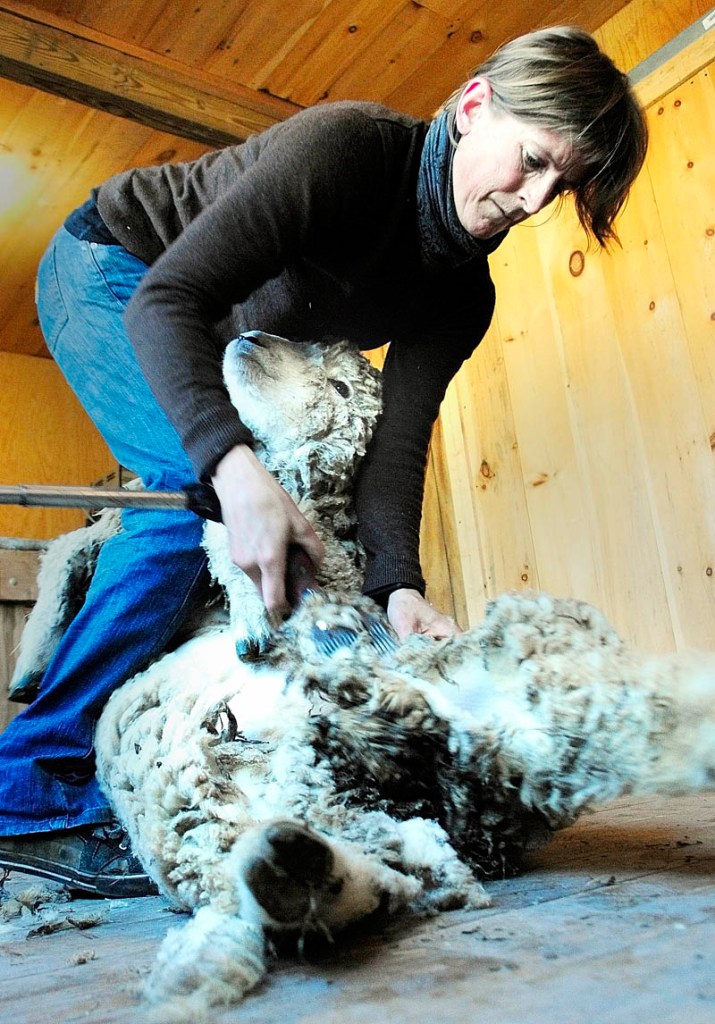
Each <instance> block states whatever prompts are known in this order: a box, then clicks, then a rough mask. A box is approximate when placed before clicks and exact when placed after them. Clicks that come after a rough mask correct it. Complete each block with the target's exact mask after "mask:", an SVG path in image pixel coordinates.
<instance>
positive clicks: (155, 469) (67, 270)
mask: <svg viewBox="0 0 715 1024" xmlns="http://www.w3.org/2000/svg"><path fill="white" fill-rule="evenodd" d="M146 270H147V267H146V266H145V264H143V263H141V262H140V261H139V260H137V259H135V258H134V257H133V256H131V255H130V254H129V253H128V252H127V251H126V250H125V249H123V248H122V247H121V246H110V245H98V244H96V243H94V242H87V241H80V240H78V239H76V238H74V237H73V236H72V235H70V234H69V232H67V231H66V230H65V229H64V228H60V230H59V231H58V232H57V234H56V235H55V238H54V239H53V241H52V242H51V244H50V246H49V248H48V250H47V252H46V253H45V255H44V257H43V259H42V262H41V264H40V268H39V274H38V312H39V316H40V323H41V326H42V330H43V333H44V335H45V338H46V340H47V344H48V346H49V348H50V351H51V352H52V355H53V356H54V358H55V360H56V361H57V363H58V365H59V367H60V369H61V370H62V372H63V374H64V375H65V377H66V378H67V380H68V382H69V384H70V385H71V387H72V388H73V390H74V391H75V392H76V394H77V396H78V397H79V399H80V401H81V402H82V404H83V406H84V408H85V409H86V410H87V412H88V413H89V415H90V417H91V418H92V420H93V421H94V423H95V424H96V425H97V427H98V429H99V430H100V432H101V433H102V436H103V437H104V439H105V440H106V442H107V444H108V445H109V447H110V449H111V451H112V453H113V455H114V457H115V458H116V460H117V461H118V462H119V463H121V464H122V465H124V466H127V467H128V468H130V469H132V470H134V472H136V473H138V474H139V476H140V477H141V478H142V480H143V481H144V484H145V485H146V486H147V487H149V488H154V489H167V490H169V489H170V490H175V489H179V488H181V487H183V486H185V485H186V484H187V483H189V482H191V481H193V480H194V479H195V475H194V472H193V470H192V467H191V465H190V463H189V460H188V458H187V456H186V454H185V452H184V451H183V449H182V447H181V443H180V441H179V438H178V435H177V433H176V431H175V430H174V428H173V427H172V426H171V424H170V423H169V421H168V420H167V418H166V416H165V414H164V412H163V411H162V409H161V408H160V406H159V405H158V403H157V401H156V399H155V398H154V396H153V394H152V392H151V390H150V388H149V386H148V385H147V383H146V381H145V379H144V376H143V374H142V372H141V370H140V368H139V365H138V363H137V361H136V357H135V355H134V352H133V349H132V347H131V344H130V342H129V339H128V338H127V335H126V333H125V331H124V327H123V324H122V312H123V309H124V306H125V305H126V303H127V301H128V300H129V298H130V296H131V294H132V293H133V291H134V290H135V288H136V287H137V285H138V284H139V281H140V280H141V278H142V276H143V274H144V273H145V272H146ZM122 521H123V530H122V532H121V533H119V534H117V535H116V536H115V537H113V538H112V539H111V540H109V541H107V543H106V544H105V545H104V547H103V549H102V552H101V555H100V557H99V561H98V564H97V569H96V573H95V576H94V579H93V581H92V584H91V586H90V588H89V591H88V594H87V598H86V601H85V603H84V605H83V607H82V609H81V611H80V612H79V614H78V615H77V617H76V618H75V619H74V621H73V622H72V624H71V626H70V628H69V630H68V631H67V633H66V634H65V636H64V638H63V639H62V641H61V643H60V645H59V647H58V649H57V651H56V654H55V656H54V658H53V659H52V662H51V664H50V666H49V668H48V670H47V672H46V674H45V676H44V678H43V681H42V688H41V691H40V694H39V696H38V697H37V698H36V700H35V701H34V702H33V703H32V704H31V705H30V706H29V707H27V708H26V709H24V710H23V711H22V713H21V714H19V715H18V716H17V718H15V719H14V720H13V721H12V722H10V724H9V725H8V727H7V728H6V730H5V731H4V732H3V733H2V735H0V835H16V834H20V833H29V832H42V831H51V830H54V829H61V828H69V827H73V826H77V825H84V824H92V823H99V822H102V821H107V820H109V819H110V818H111V816H112V815H111V811H110V808H109V805H108V802H107V799H106V797H105V796H104V794H103V793H102V792H101V790H100V788H99V785H98V783H97V780H96V778H95V775H94V754H93V749H92V743H93V734H94V726H95V722H96V721H97V718H98V717H99V715H100V713H101V711H102V708H103V707H104V704H105V703H106V701H107V699H108V698H109V696H110V694H111V693H112V691H113V690H115V689H116V688H117V687H118V686H120V685H121V684H122V683H123V682H125V681H126V680H127V679H129V678H130V676H132V675H134V673H136V672H138V671H140V670H141V669H143V668H145V667H146V665H147V664H148V663H149V661H150V660H151V659H152V658H154V657H155V656H157V655H158V654H159V653H160V652H161V651H162V650H163V649H164V648H165V646H166V645H167V643H168V642H169V641H170V639H171V637H172V636H173V634H174V633H175V632H176V630H177V629H178V628H179V626H180V625H181V623H182V621H183V620H184V618H185V616H186V614H187V612H188V610H189V606H190V603H191V602H192V600H195V599H197V597H198V595H199V594H200V593H201V591H202V590H203V587H204V586H205V584H206V580H207V570H206V558H205V555H204V552H203V550H202V548H201V546H200V545H201V533H202V525H203V524H202V521H201V520H200V519H199V518H198V517H197V516H195V515H194V514H193V513H191V512H181V511H137V510H128V511H125V512H124V513H123V515H122Z"/></svg>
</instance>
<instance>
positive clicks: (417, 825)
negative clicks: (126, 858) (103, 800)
mask: <svg viewBox="0 0 715 1024" xmlns="http://www.w3.org/2000/svg"><path fill="white" fill-rule="evenodd" d="M286 344H287V343H282V342H280V341H279V340H277V339H268V340H267V339H265V337H264V336H262V337H261V339H260V340H259V341H258V342H257V343H250V344H249V343H241V344H239V345H237V346H235V347H234V348H233V349H232V350H231V354H230V356H229V358H233V359H234V360H236V362H239V361H247V362H248V366H246V367H242V366H240V365H235V366H234V367H233V368H232V369H227V372H226V377H227V381H228V382H230V384H229V386H230V388H231V394H232V398H233V400H234V402H235V403H236V405H237V407H238V408H239V409H240V410H241V412H242V415H245V416H246V417H248V419H249V420H250V426H251V429H252V430H253V431H254V433H255V434H256V436H257V437H258V438H260V439H261V442H260V444H261V445H262V446H263V448H264V449H266V450H267V449H269V448H270V447H271V445H273V446H274V449H275V450H276V451H277V450H279V449H280V450H282V451H284V452H285V453H286V456H285V457H286V458H288V455H289V454H290V445H284V444H283V443H282V441H281V440H280V436H281V435H282V431H283V429H285V430H286V431H287V432H290V431H291V430H293V431H295V428H294V427H293V428H292V427H291V426H290V424H291V423H295V419H294V417H293V416H292V413H291V412H290V408H291V395H296V396H297V395H298V394H299V393H300V391H301V389H295V388H294V389H293V390H292V391H291V392H290V394H285V397H284V399H283V400H282V401H281V406H282V407H283V406H285V409H283V408H281V409H280V410H278V409H277V408H276V405H277V403H276V402H275V401H273V400H269V401H266V400H265V389H266V387H269V388H271V389H275V388H277V387H279V383H278V381H277V378H276V374H278V373H279V371H280V372H283V373H285V372H287V371H288V368H289V367H290V373H291V377H292V378H295V376H296V374H297V373H299V372H300V373H303V372H307V369H308V368H307V367H306V369H305V370H303V369H301V370H300V371H299V370H298V367H299V366H300V365H301V364H300V363H299V360H300V359H301V358H302V356H303V355H305V356H306V357H307V356H308V355H309V351H308V349H306V350H305V352H304V350H303V348H302V347H299V346H294V347H290V346H289V347H288V348H286V347H285V345H286ZM274 347H275V348H276V350H277V351H279V352H284V353H285V359H284V357H283V356H279V357H276V358H274V357H273V356H272V355H271V354H270V351H269V350H270V349H273V348H274ZM255 349H258V351H256V350H255ZM330 351H331V349H330V348H327V349H326V350H325V352H323V351H322V347H321V346H317V347H316V348H315V350H314V353H313V359H314V363H317V364H320V365H321V366H325V365H326V361H327V360H328V358H329V357H328V353H329V352H330ZM352 355H353V357H354V358H356V359H357V358H359V357H357V356H355V355H354V353H353V354H352ZM347 358H348V350H345V354H344V355H343V356H341V360H342V359H347ZM309 361H310V360H309ZM269 369H270V374H271V379H266V378H268V375H269ZM312 369H314V365H313V366H312ZM323 372H324V373H325V371H323ZM334 373H337V371H334V370H332V369H331V370H328V371H327V375H333V374H334ZM361 375H365V376H366V379H369V380H370V384H369V387H368V390H369V394H370V402H368V403H367V405H368V406H369V407H370V410H371V411H370V413H369V414H368V415H367V416H366V422H365V424H362V425H361V426H360V428H359V431H358V433H359V436H360V438H361V440H360V441H359V442H358V443H357V444H356V446H355V452H356V457H355V461H354V462H351V461H350V459H349V452H347V454H346V458H347V461H346V462H345V463H344V464H343V465H344V469H343V470H342V471H341V472H342V473H344V474H345V475H344V476H342V477H341V479H340V480H331V479H330V470H329V468H328V467H329V461H326V462H322V463H321V465H322V466H323V469H322V470H321V472H317V471H315V469H314V465H315V460H317V459H318V455H317V454H315V455H313V454H308V455H307V461H306V465H307V466H308V467H309V470H310V471H308V470H301V473H300V481H301V484H300V487H299V488H298V489H296V488H295V487H294V482H295V479H297V477H296V478H291V475H290V473H287V474H285V473H284V475H283V477H279V478H281V479H282V481H284V482H285V485H286V486H288V487H289V489H290V488H293V493H294V494H296V495H297V496H298V499H299V502H301V507H302V508H304V509H305V510H306V514H310V516H312V517H313V519H312V521H314V524H315V526H316V529H317V530H318V532H320V533H321V536H322V537H323V540H324V541H325V542H326V544H327V545H328V547H329V549H330V560H329V562H328V560H327V559H326V562H327V568H324V569H323V575H322V582H323V583H324V584H325V586H326V589H327V591H328V592H327V593H319V592H316V593H312V594H308V595H307V596H306V597H305V598H304V599H303V600H302V602H301V603H300V606H299V607H298V608H297V609H296V611H295V612H294V614H293V615H292V616H291V617H290V618H289V619H288V620H287V621H286V622H285V623H283V624H281V625H280V626H278V627H275V626H274V627H273V628H271V624H270V623H268V622H266V621H265V620H264V619H262V618H261V615H260V610H259V613H256V612H255V611H254V610H251V611H250V614H249V615H248V617H246V618H241V617H240V615H239V618H238V620H237V621H236V620H235V619H234V621H233V622H232V623H231V624H228V623H226V622H224V621H221V620H220V619H219V620H218V621H213V622H207V623H205V624H204V627H203V629H202V631H201V632H200V633H199V634H198V635H196V636H194V637H193V638H191V639H189V640H188V641H187V642H185V643H183V644H180V645H179V646H178V647H177V648H176V649H175V650H173V651H172V652H170V653H167V654H165V655H164V656H163V657H161V658H160V659H159V660H157V661H156V662H155V663H154V664H153V665H151V666H149V668H148V669H146V670H145V671H144V672H143V673H140V674H139V675H137V676H135V677H134V678H133V679H132V680H130V681H128V682H127V683H126V684H125V685H124V686H123V687H121V688H120V689H119V690H118V691H116V693H115V694H114V695H113V696H112V697H111V699H110V700H109V702H108V704H107V706H106V708H105V709H104V711H103V713H102V716H101V718H100V721H99V723H98V726H97V731H96V748H97V771H98V776H99V778H100V782H101V784H102V786H103V788H104V790H105V792H106V794H107V796H108V798H109V799H110V801H111V803H112V805H113V807H114V809H115V811H116V814H117V816H118V817H119V819H120V820H121V821H122V822H123V824H124V825H125V826H126V828H127V829H128V831H129V834H130V837H131V841H132V846H133V849H134V851H135V852H136V853H137V855H138V856H139V857H140V858H141V860H142V861H143V863H144V865H145V867H146V869H147V871H148V872H149V874H150V875H151V876H152V877H153V878H154V880H155V881H156V883H157V885H158V886H159V889H160V890H161V892H162V893H163V894H164V896H165V897H166V898H167V899H169V900H170V901H171V902H172V903H173V904H174V905H175V907H176V908H177V909H179V910H183V911H186V912H187V913H189V914H191V917H190V919H189V920H188V922H187V923H186V924H185V925H184V926H183V927H178V928H174V929H172V930H171V931H170V932H169V933H168V935H167V936H166V939H165V940H164V942H163V944H162V946H161V949H160V951H159V954H158V957H157V960H156V962H155V964H154V967H153V969H152V971H151V974H150V976H149V978H148V979H147V983H146V986H145V995H146V998H147V1000H148V1002H149V1003H150V1004H154V1006H155V1007H157V1014H158V1017H157V1019H160V1020H162V1021H163V1022H167V1021H169V1020H194V1021H196V1020H201V1019H203V1018H202V1015H203V1014H204V1013H205V1012H208V1011H207V1010H206V1008H210V1007H211V1006H218V1005H224V1004H229V1003H232V1002H236V1001H238V1000H240V999H241V997H242V996H243V995H244V994H245V993H246V992H248V991H249V990H250V989H251V988H253V987H254V986H255V985H256V984H257V983H258V982H259V981H260V980H261V979H262V978H263V977H264V976H265V974H266V971H267V969H268V962H269V952H270V944H271V941H272V939H273V938H274V937H275V936H276V935H281V934H287V935H294V936H297V937H298V941H301V940H302V938H303V937H304V936H306V935H308V934H309V933H313V932H314V933H318V934H322V935H324V936H327V937H332V936H334V935H336V934H337V933H339V932H340V931H341V930H342V929H344V928H345V927H347V926H348V925H350V924H351V923H353V922H356V921H360V920H364V919H369V918H370V917H371V916H372V915H374V914H378V913H387V914H394V913H397V912H398V911H400V910H401V909H403V908H410V909H411V910H417V911H420V910H421V911H425V912H434V911H440V910H446V909H452V908H457V907H481V906H486V905H487V904H488V895H487V892H486V890H485V888H484V884H485V883H487V882H488V880H489V879H490V878H493V877H500V876H503V875H505V874H508V873H511V872H514V871H516V870H519V868H520V866H521V864H522V862H523V859H524V857H525V855H526V854H528V853H529V852H530V851H531V850H533V849H535V848H537V847H538V846H540V845H541V844H543V843H544V842H546V841H548V839H549V838H550V836H551V835H552V834H553V833H554V832H555V831H556V830H557V829H561V828H564V827H566V826H567V825H569V824H571V823H572V822H573V821H575V820H576V818H577V817H578V816H579V815H580V814H582V813H584V812H585V811H587V810H589V809H590V808H592V807H594V806H596V805H598V804H600V803H603V802H605V801H609V800H612V799H615V798H616V797H618V796H619V795H621V794H624V793H633V794H645V793H652V792H659V793H666V794H680V793H690V792H696V791H698V790H704V789H708V788H713V787H715V655H711V654H705V653H703V654H687V655H685V654H683V655H676V654H672V655H663V656H660V657H654V656H649V655H647V654H642V653H639V652H637V651H635V650H633V649H632V648H631V647H630V646H629V645H627V644H626V643H624V642H623V641H622V640H621V639H620V638H619V636H618V635H617V634H616V632H615V630H614V629H613V627H612V626H611V625H610V624H609V623H608V622H607V620H606V619H605V618H604V616H603V615H602V614H601V613H600V612H599V611H598V610H597V609H595V608H592V607H591V606H589V605H587V604H584V603H583V602H579V601H577V600H574V599H570V598H568V599H566V598H565V599H558V598H555V597H552V596H551V595H548V594H540V593H527V592H524V593H510V594H504V595H501V596H500V597H498V598H497V599H496V600H494V601H493V602H491V603H490V605H489V606H488V608H487V611H486V615H485V618H484V621H483V622H482V623H480V624H478V625H477V626H475V627H473V628H472V629H470V630H468V631H467V632H465V633H464V634H461V635H458V636H454V637H451V638H449V639H446V640H443V641H439V642H437V641H432V640H428V639H425V638H422V637H412V638H410V639H408V640H407V641H406V642H405V643H403V644H402V645H400V646H399V648H398V649H397V650H396V651H395V652H394V653H393V654H385V653H383V652H381V651H379V650H377V649H376V647H375V646H374V644H373V643H372V642H371V638H370V636H369V634H368V633H366V630H365V627H364V615H365V613H366V612H369V614H370V615H381V614H382V613H381V612H380V610H379V609H378V608H377V606H376V605H375V604H374V603H373V602H371V601H370V600H369V599H368V598H365V597H362V596H360V594H359V588H358V585H357V584H358V582H359V577H360V569H361V564H362V563H361V553H360V551H359V548H358V547H357V546H356V545H355V542H354V540H353V527H354V515H353V512H352V507H351V504H350V491H349V478H348V473H349V475H350V477H351V476H352V474H353V471H354V468H355V465H356V461H357V458H358V457H359V454H361V453H362V451H363V450H364V444H365V443H366V442H367V438H368V437H369V435H370V432H371V430H372V428H373V426H374V418H375V417H376V416H377V410H378V408H379V382H378V379H377V377H376V376H374V375H373V374H372V372H371V371H368V369H367V365H366V364H365V363H364V361H363V362H357V363H356V364H355V376H354V377H351V381H352V384H353V387H354V389H355V391H359V386H358V381H359V380H360V379H361ZM331 379H335V380H338V379H341V378H338V377H332V378H331ZM325 383H327V379H326V380H325V381H324V385H325ZM373 385H375V387H373ZM328 386H330V387H334V385H328ZM335 390H336V394H338V396H339V397H340V394H341V390H342V389H335ZM319 391H320V389H319ZM272 393H274V392H272ZM281 393H282V394H284V392H281ZM325 393H326V388H325V386H323V389H322V391H320V394H321V395H323V396H324V395H325ZM373 399H374V401H373ZM330 408H331V409H332V408H335V409H338V410H341V409H342V407H341V406H340V405H338V404H337V403H334V404H333V405H332V406H330ZM244 410H245V412H244ZM354 415H355V414H354V412H351V413H350V414H349V415H347V416H346V420H347V421H349V422H350V423H352V421H353V419H354ZM306 420H307V418H305V419H304V420H303V421H302V422H303V423H305V422H306ZM283 424H285V427H284V426H283ZM291 436H295V433H293V434H292V435H291ZM304 442H305V445H306V450H307V451H308V452H310V449H311V439H310V438H306V436H304ZM346 443H349V442H346ZM317 447H318V448H320V449H321V455H320V458H321V459H323V457H325V458H326V459H329V458H330V456H329V450H330V448H331V437H325V438H321V440H320V441H319V442H318V445H317ZM262 457H263V458H265V459H267V458H268V456H267V455H266V454H265V451H263V452H262ZM283 465H285V462H284V463H283ZM271 468H272V469H273V471H274V472H276V473H277V474H280V473H281V472H282V470H281V469H280V468H279V466H278V464H277V463H276V464H275V465H272V466H271ZM326 475H327V479H326V478H325V477H326ZM301 488H302V490H301ZM313 488H315V493H314V492H313ZM299 491H300V493H299ZM338 491H339V493H338ZM340 502H342V505H340V508H339V511H338V509H337V507H336V506H337V504H338V503H340ZM326 509H329V511H328V512H327V514H326ZM221 530H222V528H221V527H220V525H217V526H212V527H210V528H209V529H207V547H209V548H210V549H212V551H216V552H218V554H215V555H214V554H211V555H210V557H211V558H212V565H213V567H214V573H215V575H216V576H217V577H218V578H220V579H221V580H222V581H223V586H224V587H225V589H226V591H227V593H229V600H230V602H231V603H234V602H238V603H239V604H241V605H243V604H245V603H247V602H248V594H249V592H248V591H247V590H246V589H245V585H244V581H242V580H241V577H240V575H238V572H237V570H234V569H233V568H232V567H231V566H230V565H229V566H226V565H225V564H223V563H222V562H221V558H222V557H225V543H226V539H225V536H222V535H221ZM331 533H332V536H331ZM335 533H339V534H340V536H338V537H337V538H336V536H335ZM209 538H210V539H209ZM222 545H223V546H224V549H223V554H221V546H222ZM333 573H334V574H335V575H334V576H333V575H332V574H333ZM236 611H237V610H236V609H234V611H233V615H234V616H235V615H236ZM384 621H385V622H386V620H384ZM337 629H340V630H342V631H343V635H345V636H350V637H352V638H353V642H352V644H351V645H350V646H347V647H345V646H343V647H337V648H336V649H334V650H330V651H328V650H326V648H325V646H324V645H323V644H321V643H320V642H318V641H319V638H320V636H321V635H325V634H326V633H327V634H329V633H330V632H331V631H333V630H337ZM237 644H238V647H239V648H240V649H241V652H242V654H243V657H242V658H237V657H236V647H237ZM246 655H248V657H247V656H246Z"/></svg>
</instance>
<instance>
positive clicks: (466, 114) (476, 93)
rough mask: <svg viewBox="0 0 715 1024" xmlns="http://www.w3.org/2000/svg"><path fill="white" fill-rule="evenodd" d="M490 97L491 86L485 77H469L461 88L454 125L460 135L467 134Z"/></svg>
mask: <svg viewBox="0 0 715 1024" xmlns="http://www.w3.org/2000/svg"><path fill="white" fill-rule="evenodd" d="M491 98H492V87H491V85H490V84H489V80H488V79H486V78H482V77H478V78H470V80H469V81H468V82H467V84H466V85H465V87H464V89H462V95H461V96H460V98H459V103H458V104H457V109H456V111H455V125H456V127H457V131H458V132H459V134H460V135H467V134H468V133H469V132H470V131H471V128H472V125H473V123H474V121H475V119H476V118H477V117H478V116H479V114H480V112H481V111H482V110H483V109H484V107H487V106H488V105H489V102H490V100H491Z"/></svg>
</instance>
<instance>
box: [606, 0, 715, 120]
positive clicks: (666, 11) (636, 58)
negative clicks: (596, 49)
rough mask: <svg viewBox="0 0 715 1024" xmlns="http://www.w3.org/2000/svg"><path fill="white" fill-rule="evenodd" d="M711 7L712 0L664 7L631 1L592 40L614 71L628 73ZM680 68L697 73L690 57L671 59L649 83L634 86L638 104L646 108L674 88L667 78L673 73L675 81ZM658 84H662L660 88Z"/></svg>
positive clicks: (682, 0) (677, 0) (674, 0)
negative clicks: (683, 67)
mask: <svg viewBox="0 0 715 1024" xmlns="http://www.w3.org/2000/svg"><path fill="white" fill-rule="evenodd" d="M711 7H712V0H668V3H667V4H664V3H662V2H661V0H632V2H631V3H628V4H623V5H622V6H621V9H620V10H619V11H616V12H615V13H614V14H613V16H612V17H611V18H609V19H608V21H606V22H605V23H602V24H601V25H600V26H599V27H598V28H596V30H595V32H594V36H595V38H596V40H597V41H598V43H599V45H600V46H601V47H602V48H603V49H604V50H605V52H606V53H607V54H608V55H609V56H610V57H611V58H612V59H613V60H614V61H615V63H616V64H617V65H618V67H619V68H621V69H622V70H623V71H625V72H630V71H632V70H633V69H634V68H636V67H637V66H638V65H639V64H641V63H642V62H643V61H645V60H647V59H648V58H649V57H650V56H651V55H652V54H654V53H655V52H656V51H657V50H659V49H660V48H661V47H662V46H665V45H666V44H667V43H669V42H670V40H671V39H673V38H674V37H675V36H677V35H678V34H679V33H680V32H682V31H683V30H684V29H686V28H688V26H689V25H692V24H693V23H694V22H695V21H697V20H698V19H699V18H701V17H702V16H703V15H705V14H707V13H708V11H709V10H710V9H711ZM706 45H710V44H709V43H708V44H706ZM699 47H700V44H698V47H697V48H698V49H699ZM696 52H697V49H696V50H693V51H692V56H694V55H695V53H696ZM710 59H712V57H710ZM683 64H688V66H690V67H691V68H692V73H694V72H695V71H696V70H697V68H696V67H695V65H691V64H690V56H689V57H687V58H686V57H685V55H683V56H682V57H676V58H674V60H672V61H669V62H667V64H666V65H663V67H662V68H659V69H658V71H657V72H655V73H654V74H653V75H651V76H650V79H652V80H645V81H644V82H642V83H640V84H639V85H638V87H637V92H638V94H639V97H640V100H641V102H642V103H643V104H644V105H648V104H649V103H652V102H653V101H654V100H655V99H656V98H657V96H656V93H657V92H658V90H661V91H660V95H664V94H665V93H666V92H669V91H670V89H672V88H674V87H675V86H676V85H678V81H675V80H673V79H671V78H670V76H671V75H672V74H673V72H675V74H676V77H677V73H678V72H677V68H678V67H679V66H681V65H683ZM700 66H702V65H700ZM659 83H662V88H661V85H660V84H659Z"/></svg>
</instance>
